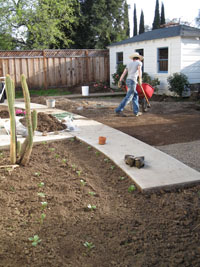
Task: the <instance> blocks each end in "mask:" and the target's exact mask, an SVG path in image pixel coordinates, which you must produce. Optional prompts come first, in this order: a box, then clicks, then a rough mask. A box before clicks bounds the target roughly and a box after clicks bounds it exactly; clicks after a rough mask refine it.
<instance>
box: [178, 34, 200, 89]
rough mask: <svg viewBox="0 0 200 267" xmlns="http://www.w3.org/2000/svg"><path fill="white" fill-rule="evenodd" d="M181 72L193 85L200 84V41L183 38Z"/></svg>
mask: <svg viewBox="0 0 200 267" xmlns="http://www.w3.org/2000/svg"><path fill="white" fill-rule="evenodd" d="M181 72H182V73H184V74H185V75H186V76H187V77H188V80H189V82H190V83H191V84H195V83H200V40H199V39H196V38H182V43H181Z"/></svg>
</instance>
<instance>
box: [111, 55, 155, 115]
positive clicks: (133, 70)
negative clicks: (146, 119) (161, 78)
mask: <svg viewBox="0 0 200 267" xmlns="http://www.w3.org/2000/svg"><path fill="white" fill-rule="evenodd" d="M129 58H130V59H131V60H132V61H131V62H130V63H129V64H128V66H127V67H126V68H125V69H124V71H123V73H122V75H121V77H120V79H119V82H118V87H121V85H122V81H123V79H124V77H125V76H126V74H127V78H126V86H127V93H126V96H125V97H124V98H123V100H122V101H121V103H120V104H119V106H118V107H117V108H116V109H115V113H116V115H117V116H121V117H125V116H126V115H125V114H124V113H123V110H124V108H125V106H126V105H127V104H128V103H129V102H130V101H132V107H133V114H134V116H136V117H138V116H140V115H142V113H141V112H139V95H138V91H137V89H136V88H137V80H138V84H139V86H140V88H141V90H142V93H143V96H144V97H145V99H146V101H147V103H148V105H147V106H148V107H150V104H149V101H148V98H147V96H146V94H145V92H144V89H143V86H142V62H141V61H142V60H143V56H141V55H140V54H139V53H137V52H135V53H134V54H133V55H131V56H130V57H129Z"/></svg>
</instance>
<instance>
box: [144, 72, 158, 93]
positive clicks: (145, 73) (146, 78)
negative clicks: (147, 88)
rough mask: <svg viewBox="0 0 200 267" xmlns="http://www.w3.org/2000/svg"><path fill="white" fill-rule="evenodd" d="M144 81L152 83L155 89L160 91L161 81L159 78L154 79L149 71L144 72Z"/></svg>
mask: <svg viewBox="0 0 200 267" xmlns="http://www.w3.org/2000/svg"><path fill="white" fill-rule="evenodd" d="M142 82H143V83H148V84H150V85H151V86H152V87H153V88H154V90H155V91H158V85H160V81H159V79H158V78H154V79H152V78H151V76H150V75H149V74H148V73H147V72H143V73H142Z"/></svg>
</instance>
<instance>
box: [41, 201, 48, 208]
mask: <svg viewBox="0 0 200 267" xmlns="http://www.w3.org/2000/svg"><path fill="white" fill-rule="evenodd" d="M41 205H42V210H44V209H45V208H46V207H47V205H48V203H47V202H46V201H44V202H41Z"/></svg>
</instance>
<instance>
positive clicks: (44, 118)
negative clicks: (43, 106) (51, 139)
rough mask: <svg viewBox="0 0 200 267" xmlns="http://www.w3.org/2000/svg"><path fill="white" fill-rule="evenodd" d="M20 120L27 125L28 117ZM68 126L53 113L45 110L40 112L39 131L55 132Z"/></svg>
mask: <svg viewBox="0 0 200 267" xmlns="http://www.w3.org/2000/svg"><path fill="white" fill-rule="evenodd" d="M20 122H21V123H22V124H23V125H24V126H26V119H25V117H23V118H22V119H20ZM66 128H67V126H66V125H65V124H63V123H61V122H60V121H59V120H57V119H56V118H55V117H54V116H53V115H51V114H45V113H43V112H39V113H38V123H37V129H36V130H37V131H39V132H55V131H62V130H64V129H66Z"/></svg>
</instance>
